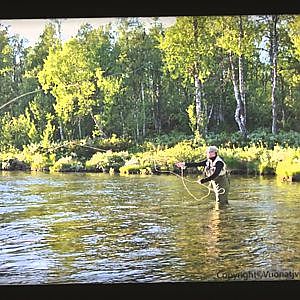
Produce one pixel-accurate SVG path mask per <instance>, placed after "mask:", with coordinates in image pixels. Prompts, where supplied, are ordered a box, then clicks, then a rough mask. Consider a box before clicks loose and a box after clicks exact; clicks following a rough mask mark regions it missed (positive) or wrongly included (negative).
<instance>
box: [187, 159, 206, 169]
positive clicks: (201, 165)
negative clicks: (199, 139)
mask: <svg viewBox="0 0 300 300" xmlns="http://www.w3.org/2000/svg"><path fill="white" fill-rule="evenodd" d="M206 161H207V160H206V159H205V160H202V161H200V162H193V163H189V162H186V163H185V164H184V165H185V167H187V168H190V167H205V165H206Z"/></svg>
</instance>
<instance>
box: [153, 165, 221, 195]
mask: <svg viewBox="0 0 300 300" xmlns="http://www.w3.org/2000/svg"><path fill="white" fill-rule="evenodd" d="M153 162H154V169H155V171H157V172H161V173H169V174H172V175H175V176H176V177H178V178H180V179H181V182H182V185H183V186H184V188H185V190H186V191H187V192H188V194H189V195H190V196H191V197H192V198H194V199H195V200H196V201H202V200H203V199H205V198H207V197H208V196H209V195H210V192H211V191H214V189H212V188H211V187H210V186H211V181H210V182H209V184H208V185H205V184H203V183H201V182H199V181H197V180H189V179H186V178H184V171H183V170H184V169H183V168H181V175H178V174H176V173H175V172H172V171H161V170H158V169H157V167H156V161H155V160H153ZM185 181H186V182H190V183H197V184H200V185H201V186H203V187H205V188H206V189H208V193H207V195H205V196H203V197H201V198H197V197H196V196H195V195H194V194H193V193H192V192H191V191H190V190H189V188H188V187H187V185H186V183H185ZM216 192H217V193H218V194H219V195H222V194H224V193H225V189H224V188H220V187H219V185H218V184H217V185H216Z"/></svg>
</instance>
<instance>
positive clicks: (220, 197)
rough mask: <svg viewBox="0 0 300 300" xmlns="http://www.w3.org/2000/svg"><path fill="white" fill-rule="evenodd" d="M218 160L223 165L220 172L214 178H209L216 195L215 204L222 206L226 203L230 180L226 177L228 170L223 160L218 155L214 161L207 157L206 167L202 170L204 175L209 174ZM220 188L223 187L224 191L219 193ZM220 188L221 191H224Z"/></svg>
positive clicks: (213, 170) (212, 171)
mask: <svg viewBox="0 0 300 300" xmlns="http://www.w3.org/2000/svg"><path fill="white" fill-rule="evenodd" d="M218 161H221V162H222V163H223V164H224V166H223V168H222V170H221V172H220V174H219V175H218V177H217V178H215V179H214V180H211V184H212V187H213V190H214V193H215V196H216V204H217V205H218V206H224V205H226V204H228V193H229V188H230V182H229V178H228V172H227V168H226V164H225V162H224V161H223V160H222V159H221V158H220V157H219V156H217V157H216V159H215V160H214V161H212V160H210V159H208V160H207V162H206V167H205V170H204V173H205V176H207V177H208V176H211V175H212V174H213V173H214V172H215V169H216V163H217V162H218ZM220 189H221V190H222V189H224V190H225V192H223V193H220ZM224 190H222V191H224Z"/></svg>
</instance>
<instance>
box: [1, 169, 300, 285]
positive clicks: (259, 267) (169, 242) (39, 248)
mask: <svg viewBox="0 0 300 300" xmlns="http://www.w3.org/2000/svg"><path fill="white" fill-rule="evenodd" d="M190 179H197V178H193V177H190ZM187 186H188V188H189V190H190V192H191V193H193V194H194V195H196V196H197V197H202V196H204V195H206V194H207V190H206V189H203V188H201V186H199V185H198V184H195V183H191V182H188V183H187ZM0 195H1V197H0V220H1V223H0V284H2V285H3V284H48V283H50V284H60V283H72V284H74V283H124V282H125V283H126V282H135V283H136V282H143V283H147V282H179V281H180V282H183V281H184V282H196V281H224V280H278V279H280V280H285V279H295V280H297V279H298V280H299V279H300V235H299V232H300V197H299V196H300V183H281V182H279V181H277V180H276V178H266V177H245V176H231V191H230V194H229V202H230V205H229V207H228V208H226V209H222V210H215V208H214V197H213V195H212V194H211V195H209V197H207V198H205V199H203V200H202V201H197V200H195V199H193V198H192V197H191V196H190V195H189V194H188V193H187V191H186V190H185V189H184V187H183V185H182V182H181V180H180V179H178V178H177V177H176V176H172V175H153V176H140V175H131V176H119V175H109V174H93V173H92V174H89V173H87V174H86V173H68V174H61V173H58V174H46V173H26V172H0Z"/></svg>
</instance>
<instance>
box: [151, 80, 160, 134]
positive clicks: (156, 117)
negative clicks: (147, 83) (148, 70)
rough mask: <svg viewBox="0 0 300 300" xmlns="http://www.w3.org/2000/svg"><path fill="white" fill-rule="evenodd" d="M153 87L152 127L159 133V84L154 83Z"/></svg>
mask: <svg viewBox="0 0 300 300" xmlns="http://www.w3.org/2000/svg"><path fill="white" fill-rule="evenodd" d="M153 88H154V101H155V104H154V128H155V131H156V132H157V133H158V134H160V132H161V103H160V99H161V98H160V85H159V84H158V83H156V84H155V87H153Z"/></svg>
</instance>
